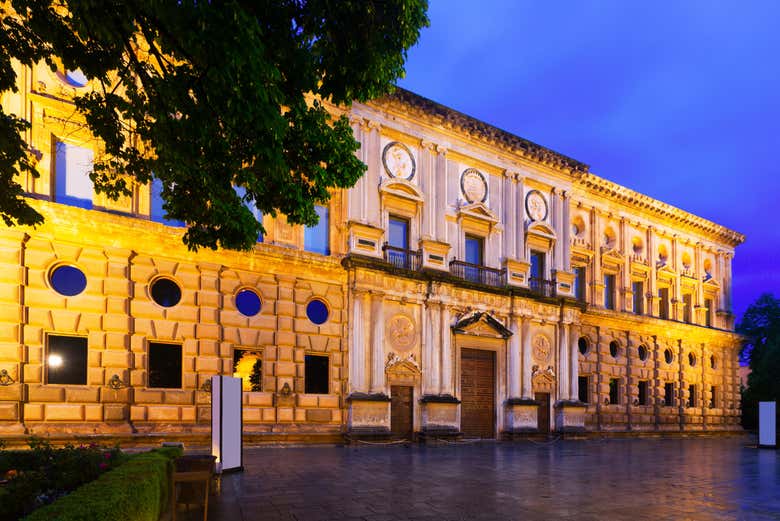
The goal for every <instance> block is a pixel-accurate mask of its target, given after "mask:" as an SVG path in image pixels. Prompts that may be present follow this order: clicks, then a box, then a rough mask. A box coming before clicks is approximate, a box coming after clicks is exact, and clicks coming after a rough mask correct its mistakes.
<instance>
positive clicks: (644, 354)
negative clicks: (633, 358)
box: [637, 344, 647, 362]
mask: <svg viewBox="0 0 780 521" xmlns="http://www.w3.org/2000/svg"><path fill="white" fill-rule="evenodd" d="M637 354H638V355H639V359H640V360H642V361H643V362H644V361H645V360H647V348H646V347H645V346H644V344H643V345H641V346H639V348H638V349H637Z"/></svg>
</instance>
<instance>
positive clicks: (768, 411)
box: [758, 402, 777, 448]
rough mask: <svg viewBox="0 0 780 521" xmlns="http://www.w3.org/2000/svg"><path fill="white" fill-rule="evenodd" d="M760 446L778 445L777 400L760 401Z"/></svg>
mask: <svg viewBox="0 0 780 521" xmlns="http://www.w3.org/2000/svg"><path fill="white" fill-rule="evenodd" d="M758 446H759V447H772V448H774V447H777V403H776V402H758Z"/></svg>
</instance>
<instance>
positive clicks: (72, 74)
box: [65, 69, 89, 87]
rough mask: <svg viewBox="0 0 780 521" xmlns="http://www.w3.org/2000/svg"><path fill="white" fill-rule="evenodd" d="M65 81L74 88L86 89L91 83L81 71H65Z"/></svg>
mask: <svg viewBox="0 0 780 521" xmlns="http://www.w3.org/2000/svg"><path fill="white" fill-rule="evenodd" d="M65 81H66V82H67V83H68V84H69V85H71V86H73V87H84V86H86V85H87V83H89V80H88V79H87V75H86V74H84V73H83V72H81V69H76V70H75V71H65Z"/></svg>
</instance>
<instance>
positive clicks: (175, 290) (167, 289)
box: [152, 278, 181, 308]
mask: <svg viewBox="0 0 780 521" xmlns="http://www.w3.org/2000/svg"><path fill="white" fill-rule="evenodd" d="M152 300H154V301H155V302H157V303H158V304H159V305H161V306H162V307H164V308H170V307H173V306H175V305H176V304H178V303H179V301H180V300H181V288H180V287H179V285H178V284H176V283H175V282H174V281H172V280H171V279H166V278H161V279H157V280H155V281H154V282H152Z"/></svg>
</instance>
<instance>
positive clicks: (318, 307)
mask: <svg viewBox="0 0 780 521" xmlns="http://www.w3.org/2000/svg"><path fill="white" fill-rule="evenodd" d="M306 316H307V317H309V320H311V321H312V322H314V323H315V324H317V325H318V326H319V325H320V324H324V323H325V321H326V320H328V306H327V304H325V302H323V301H322V300H320V299H318V298H316V299H314V300H312V301H310V302H309V303H308V304H307V305H306Z"/></svg>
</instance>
